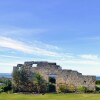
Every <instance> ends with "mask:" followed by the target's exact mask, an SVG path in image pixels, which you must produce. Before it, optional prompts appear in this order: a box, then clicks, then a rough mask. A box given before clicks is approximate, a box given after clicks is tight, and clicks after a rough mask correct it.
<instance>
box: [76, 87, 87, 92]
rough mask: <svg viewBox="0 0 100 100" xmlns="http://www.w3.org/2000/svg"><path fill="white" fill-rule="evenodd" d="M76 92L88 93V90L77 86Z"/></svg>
mask: <svg viewBox="0 0 100 100" xmlns="http://www.w3.org/2000/svg"><path fill="white" fill-rule="evenodd" d="M77 91H78V92H81V93H86V92H87V91H88V89H87V87H85V86H79V87H78V89H77Z"/></svg>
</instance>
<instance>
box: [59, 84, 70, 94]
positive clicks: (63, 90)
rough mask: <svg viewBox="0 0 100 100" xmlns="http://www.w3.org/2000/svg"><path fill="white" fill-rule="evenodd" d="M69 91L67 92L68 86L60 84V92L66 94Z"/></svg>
mask: <svg viewBox="0 0 100 100" xmlns="http://www.w3.org/2000/svg"><path fill="white" fill-rule="evenodd" d="M67 91H68V90H67V86H66V84H60V85H59V92H63V93H66V92H67Z"/></svg>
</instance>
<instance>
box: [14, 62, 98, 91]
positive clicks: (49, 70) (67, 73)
mask: <svg viewBox="0 0 100 100" xmlns="http://www.w3.org/2000/svg"><path fill="white" fill-rule="evenodd" d="M34 64H37V66H36V67H32V66H33V65H34ZM21 67H23V68H25V69H27V70H28V72H29V74H30V73H31V72H32V73H40V74H41V75H42V76H43V77H44V79H45V80H46V81H47V82H48V77H49V75H55V78H56V91H58V89H59V86H58V84H72V85H74V86H75V87H76V88H77V87H79V86H86V87H87V88H88V89H90V90H95V82H96V77H95V76H85V75H82V74H81V73H79V72H77V71H73V70H66V69H62V68H61V67H60V66H59V65H56V63H49V62H38V61H30V62H25V63H24V64H18V65H17V66H15V67H13V70H18V69H19V68H21ZM29 78H30V77H29Z"/></svg>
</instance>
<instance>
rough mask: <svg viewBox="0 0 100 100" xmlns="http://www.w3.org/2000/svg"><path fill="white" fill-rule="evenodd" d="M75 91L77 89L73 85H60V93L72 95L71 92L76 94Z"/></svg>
mask: <svg viewBox="0 0 100 100" xmlns="http://www.w3.org/2000/svg"><path fill="white" fill-rule="evenodd" d="M75 91H76V88H75V86H74V85H72V84H60V85H59V92H63V93H66V92H67V93H70V92H75Z"/></svg>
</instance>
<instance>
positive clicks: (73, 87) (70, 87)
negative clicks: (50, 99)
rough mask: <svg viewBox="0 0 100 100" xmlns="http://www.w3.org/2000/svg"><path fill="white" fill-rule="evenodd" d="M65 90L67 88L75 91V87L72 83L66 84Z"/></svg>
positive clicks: (69, 90)
mask: <svg viewBox="0 0 100 100" xmlns="http://www.w3.org/2000/svg"><path fill="white" fill-rule="evenodd" d="M67 90H68V92H75V91H76V88H75V86H74V85H72V84H68V86H67Z"/></svg>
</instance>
